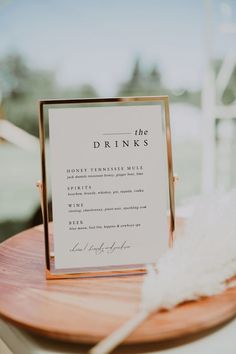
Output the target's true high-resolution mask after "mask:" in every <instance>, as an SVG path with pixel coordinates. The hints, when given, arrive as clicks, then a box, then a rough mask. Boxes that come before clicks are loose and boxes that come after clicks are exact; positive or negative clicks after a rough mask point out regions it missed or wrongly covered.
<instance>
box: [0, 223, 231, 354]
mask: <svg viewBox="0 0 236 354" xmlns="http://www.w3.org/2000/svg"><path fill="white" fill-rule="evenodd" d="M142 281H143V276H142V275H139V276H137V275H136V276H125V277H124V276H123V277H110V278H87V279H64V280H62V279H60V280H58V279H57V280H46V279H45V266H44V243H43V229H42V226H38V227H35V228H33V229H30V230H26V231H24V232H22V233H20V234H18V235H16V236H14V237H12V238H10V239H8V240H6V241H5V242H3V243H2V244H1V245H0V294H1V295H0V317H1V318H2V319H3V320H5V321H9V322H10V323H11V324H13V325H14V326H16V327H19V328H21V329H25V330H27V331H29V332H30V333H35V334H37V335H43V336H44V337H47V338H53V339H57V340H61V341H67V342H75V343H87V344H92V343H96V342H97V341H99V340H100V339H102V338H104V337H105V336H107V335H108V334H110V333H111V332H112V331H113V330H115V329H116V328H118V327H119V326H120V325H121V324H123V323H124V322H125V321H126V320H127V319H129V318H130V317H131V316H132V315H133V314H134V313H135V312H136V311H137V308H138V306H139V299H140V287H141V285H142ZM173 291H174V289H173ZM235 313H236V288H232V289H230V290H228V291H227V292H225V293H224V294H221V295H218V296H214V297H212V298H208V299H203V300H201V301H198V302H189V303H185V304H183V305H181V306H178V307H177V308H176V309H174V310H172V311H169V312H167V311H162V312H159V313H157V314H155V315H153V316H151V317H150V318H149V319H148V320H147V321H145V322H144V323H143V324H142V325H141V326H140V327H139V328H138V329H137V330H136V331H135V332H134V333H133V334H132V335H130V336H129V337H128V338H127V339H126V341H125V344H141V343H149V342H159V344H160V342H162V344H161V346H162V347H163V345H164V346H165V345H167V346H170V345H174V344H175V343H176V341H179V340H181V343H183V341H184V342H185V341H189V340H193V339H194V338H196V336H197V337H199V335H200V336H204V335H205V334H206V333H207V334H208V333H209V330H210V331H211V330H212V329H214V328H215V326H218V325H220V324H222V323H224V322H226V321H228V320H230V319H231V318H233V317H234V315H235ZM206 331H208V332H206ZM130 348H131V347H130ZM235 352H236V343H235ZM227 354H228V353H227Z"/></svg>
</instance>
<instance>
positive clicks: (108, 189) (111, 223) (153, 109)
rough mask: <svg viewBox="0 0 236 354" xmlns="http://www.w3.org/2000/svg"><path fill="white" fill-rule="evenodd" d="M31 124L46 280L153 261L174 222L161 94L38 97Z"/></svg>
mask: <svg viewBox="0 0 236 354" xmlns="http://www.w3.org/2000/svg"><path fill="white" fill-rule="evenodd" d="M39 125H40V143H41V162H42V212H43V222H44V233H45V254H46V274H47V278H48V279H54V278H65V277H75V276H76V277H78V276H96V275H106V274H108V275H115V274H126V273H133V272H138V271H143V270H145V266H146V265H147V264H150V263H154V262H156V261H157V259H158V257H160V255H162V254H163V253H164V252H165V251H166V249H167V248H168V245H170V244H171V243H172V240H173V231H174V226H175V225H174V218H175V215H174V185H173V167H172V153H171V135H170V121H169V105H168V97H165V96H164V97H124V98H107V99H103V98H96V99H71V100H43V101H40V102H39ZM50 200H51V202H52V203H50V204H52V215H53V224H52V225H53V231H52V234H50V233H49V201H50ZM168 212H169V213H168Z"/></svg>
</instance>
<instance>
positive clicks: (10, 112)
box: [0, 54, 97, 136]
mask: <svg viewBox="0 0 236 354" xmlns="http://www.w3.org/2000/svg"><path fill="white" fill-rule="evenodd" d="M0 92H1V93H2V97H3V107H4V112H5V113H4V114H5V118H6V119H7V120H9V121H11V122H12V123H14V124H15V125H17V126H19V127H20V128H22V129H24V130H25V131H27V132H28V133H30V134H33V135H35V136H38V120H37V101H38V100H39V99H52V98H71V97H74V98H84V97H96V96H97V93H96V91H95V89H94V88H93V87H92V86H91V85H83V86H81V87H74V88H71V87H69V88H61V87H58V85H57V83H56V75H55V73H54V72H53V71H49V70H38V69H32V68H30V67H29V66H28V65H27V63H26V61H25V59H24V58H23V57H22V56H21V55H20V54H9V55H7V56H6V57H4V58H2V59H1V60H0Z"/></svg>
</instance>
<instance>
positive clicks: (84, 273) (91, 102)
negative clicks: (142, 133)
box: [37, 96, 175, 279]
mask: <svg viewBox="0 0 236 354" xmlns="http://www.w3.org/2000/svg"><path fill="white" fill-rule="evenodd" d="M155 103H159V104H161V105H162V109H163V115H164V123H165V142H166V153H167V169H168V193H169V208H170V214H169V246H172V244H173V240H174V230H175V195H174V182H175V178H174V175H173V161H172V145H171V130H170V113H169V99H168V96H139V97H115V98H88V99H58V100H57V99H47V100H40V101H39V105H38V109H39V114H38V115H39V135H40V152H41V171H42V180H41V181H39V182H38V184H37V186H38V188H39V191H40V199H41V209H42V216H43V224H44V241H45V260H46V262H45V263H46V278H47V279H58V278H59V279H60V278H77V277H96V276H114V275H125V274H137V273H143V272H145V271H146V268H145V265H144V266H142V267H137V266H136V265H131V266H128V267H120V266H119V267H117V266H116V267H110V268H109V269H107V267H106V268H104V267H101V269H100V268H99V269H94V270H89V271H88V270H83V269H82V270H81V269H80V270H78V272H76V273H74V272H73V273H70V272H68V273H67V272H63V273H62V272H59V273H58V272H56V271H55V268H54V252H53V245H52V234H50V231H49V207H48V188H47V187H48V184H47V168H46V131H45V109H48V108H49V107H55V106H56V107H60V106H61V107H63V106H68V105H69V106H70V105H71V106H73V105H85V106H99V105H103V106H104V105H138V104H155Z"/></svg>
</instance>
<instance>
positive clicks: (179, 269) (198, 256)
mask: <svg viewBox="0 0 236 354" xmlns="http://www.w3.org/2000/svg"><path fill="white" fill-rule="evenodd" d="M156 269H157V271H156V270H155V269H154V267H151V266H149V267H148V274H147V275H146V277H145V279H144V283H143V287H142V296H141V303H140V312H139V313H137V314H136V315H135V316H134V317H133V318H132V319H130V321H128V322H127V323H126V324H125V325H124V326H122V327H121V328H119V329H118V330H117V331H116V332H114V333H112V335H111V336H109V337H107V338H106V339H105V340H103V341H101V342H100V343H99V344H98V345H96V346H95V347H94V348H93V349H92V350H91V351H90V352H89V353H90V354H106V353H109V352H110V351H111V350H112V349H114V348H115V346H117V345H118V344H119V343H121V341H122V340H123V339H124V338H125V337H126V336H127V335H129V334H130V333H131V332H132V331H133V330H134V329H135V328H136V327H137V326H138V325H139V324H140V323H141V322H142V321H143V320H145V318H147V317H148V316H149V315H150V314H151V313H153V312H154V311H158V310H159V309H171V308H173V307H175V306H177V305H178V304H180V303H182V302H184V301H187V300H197V299H199V298H201V297H206V296H212V295H216V294H219V293H220V292H223V291H224V290H225V289H226V288H227V287H230V286H232V285H236V283H235V281H234V282H232V283H226V280H229V279H230V278H232V277H233V276H234V275H236V191H234V192H232V193H231V194H228V195H224V196H215V197H211V198H209V197H208V198H206V199H205V200H201V202H200V203H199V205H198V206H197V207H196V209H195V212H194V214H193V217H192V218H191V219H190V220H189V222H188V224H187V226H186V228H185V232H184V234H183V236H182V237H181V238H179V239H177V240H176V241H175V242H174V247H173V248H172V249H169V250H168V251H167V252H166V254H165V255H163V256H162V257H161V258H160V260H159V261H158V262H157V264H156Z"/></svg>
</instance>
